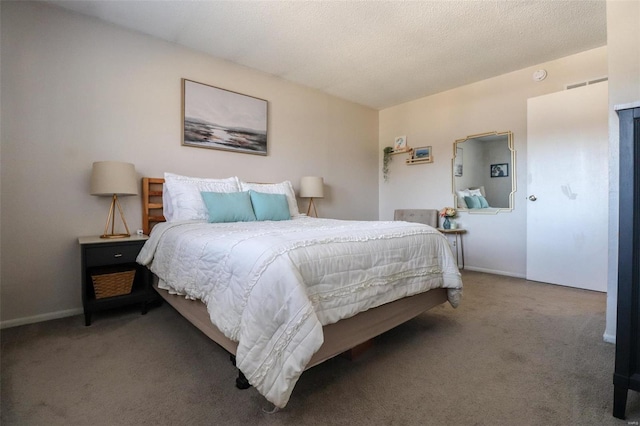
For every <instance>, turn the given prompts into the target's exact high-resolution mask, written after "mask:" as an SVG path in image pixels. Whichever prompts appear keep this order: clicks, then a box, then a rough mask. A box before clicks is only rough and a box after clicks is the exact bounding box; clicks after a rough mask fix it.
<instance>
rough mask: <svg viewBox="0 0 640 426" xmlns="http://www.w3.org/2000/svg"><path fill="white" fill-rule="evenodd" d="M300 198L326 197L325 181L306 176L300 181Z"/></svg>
mask: <svg viewBox="0 0 640 426" xmlns="http://www.w3.org/2000/svg"><path fill="white" fill-rule="evenodd" d="M300 197H303V198H322V197H324V180H323V179H322V178H321V177H317V176H305V177H303V178H302V179H301V180H300Z"/></svg>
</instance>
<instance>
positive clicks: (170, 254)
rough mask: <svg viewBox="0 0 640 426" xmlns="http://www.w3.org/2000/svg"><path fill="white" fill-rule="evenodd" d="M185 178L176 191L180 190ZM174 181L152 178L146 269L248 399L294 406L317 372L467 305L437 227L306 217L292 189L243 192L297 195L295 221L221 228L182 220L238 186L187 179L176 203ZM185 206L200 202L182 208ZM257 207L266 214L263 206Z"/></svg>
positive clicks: (146, 205) (260, 187)
mask: <svg viewBox="0 0 640 426" xmlns="http://www.w3.org/2000/svg"><path fill="white" fill-rule="evenodd" d="M176 176H177V175H171V174H165V179H169V178H171V182H172V185H175V181H174V180H175V179H176ZM177 178H182V177H180V176H178V177H177ZM165 179H163V178H143V191H142V192H143V230H144V232H145V234H148V235H150V238H149V240H148V241H147V243H146V244H145V247H144V248H143V250H142V251H141V253H140V256H139V257H138V262H139V263H141V264H143V265H146V266H147V267H148V268H149V269H150V270H151V271H152V272H153V273H154V274H155V275H156V276H157V278H158V280H157V283H156V284H154V287H155V288H156V290H157V291H158V293H159V294H160V295H161V296H162V298H163V299H165V300H166V301H167V302H168V303H169V304H170V305H171V306H173V307H174V308H175V309H176V310H177V311H178V312H179V313H180V314H182V315H183V316H184V317H185V318H186V319H187V320H188V321H190V322H191V323H193V324H194V325H195V326H196V327H197V328H198V329H200V330H201V331H202V332H203V333H204V334H206V335H207V336H208V337H209V338H211V339H212V340H213V341H215V342H216V343H217V344H219V345H220V346H221V347H223V348H224V349H225V350H227V351H228V352H229V353H230V354H231V356H232V360H233V361H234V364H235V365H236V366H237V367H238V369H239V378H238V381H237V385H238V387H246V384H250V385H253V386H254V387H255V388H256V389H257V390H258V392H260V393H261V394H262V395H263V396H264V397H265V398H266V399H267V400H268V401H270V402H271V403H273V404H274V405H275V406H276V407H280V408H281V407H284V406H285V405H286V404H287V401H288V400H289V397H290V395H291V392H292V391H293V388H294V386H295V383H296V381H297V380H298V378H299V376H300V375H301V374H302V372H303V371H304V370H305V369H308V368H311V367H313V366H315V365H317V364H319V363H321V362H323V361H325V360H327V359H329V358H332V357H334V356H336V355H338V354H341V353H343V352H345V351H348V350H350V349H353V348H356V349H357V348H358V347H362V346H364V345H367V344H368V342H370V341H371V339H372V338H373V337H375V336H377V335H380V334H381V333H384V332H385V331H388V330H390V329H391V328H393V327H395V326H397V325H399V324H402V323H403V322H406V321H408V320H410V319H412V318H414V317H415V316H417V315H419V314H421V313H422V312H424V311H426V310H428V309H431V308H433V307H434V306H437V305H440V304H442V303H445V302H447V301H449V303H451V305H453V306H454V307H455V306H457V305H458V303H459V301H460V298H461V293H462V281H461V277H460V273H459V271H458V269H457V266H456V263H455V259H454V257H453V255H452V253H451V249H450V248H449V245H448V243H447V241H446V239H445V238H444V236H443V235H442V234H440V233H439V232H437V231H436V230H435V229H433V228H431V227H429V226H426V225H420V224H415V223H408V222H358V221H335V220H330V219H316V218H309V217H306V216H304V215H299V214H298V213H297V202H296V200H295V194H293V188H292V186H291V184H290V183H288V182H286V184H285V183H282V184H246V183H243V182H241V181H239V180H237V181H236V182H237V188H238V189H239V190H240V191H239V192H242V193H245V192H248V193H251V194H252V195H255V194H254V193H255V192H259V193H260V194H264V193H273V194H280V193H282V194H283V195H285V199H286V202H287V207H290V213H291V218H290V219H289V220H263V221H261V220H252V221H238V222H236V221H223V222H217V223H209V220H207V219H205V220H203V219H202V217H199V218H195V219H194V217H193V216H189V215H187V216H181V214H180V213H179V212H178V211H182V210H183V209H182V207H184V206H185V205H187V206H190V205H191V202H192V201H195V200H196V198H199V197H200V193H199V192H198V191H201V192H204V191H202V189H203V188H204V189H205V190H211V189H213V190H214V192H215V191H218V190H220V189H221V188H222V191H223V192H225V191H227V190H228V187H227V186H224V185H227V184H229V185H231V184H230V183H229V182H230V181H229V180H227V181H225V183H224V184H223V186H220V185H219V184H218V182H215V183H214V184H212V186H207V184H206V182H205V185H204V187H203V186H202V182H203V181H208V180H203V179H199V178H187V179H185V180H184V181H181V183H180V185H181V186H180V191H183V192H184V193H180V191H176V189H175V188H176V187H175V186H174V187H173V189H172V192H170V191H168V188H169V181H168V180H167V181H165ZM190 179H191V180H190ZM236 179H237V178H236ZM211 181H221V180H211ZM193 184H195V185H196V186H197V185H201V186H200V187H199V188H198V189H197V190H194V189H193V188H191V187H189V185H193ZM185 188H187V189H185ZM283 188H284V190H283ZM194 191H195V192H194ZM262 191H264V193H263V192H262ZM187 192H188V193H189V194H187V196H186V198H185V193H187ZM229 192H232V193H234V195H233V197H235V191H233V190H230V191H229ZM176 193H178V194H179V197H176ZM169 194H172V195H171V196H169ZM216 195H218V192H216ZM180 197H182V201H184V200H185V199H188V198H189V197H192V199H190V200H188V202H187V203H186V204H185V203H183V204H182V206H181V205H180V202H179V200H176V198H180ZM203 197H204V196H203ZM243 197H244V195H243ZM292 197H293V200H292ZM168 199H170V201H167V200H168ZM223 199H224V200H227V199H231V198H223ZM278 200H280V199H278ZM217 201H220V199H217ZM218 205H220V203H218V204H216V206H215V208H218V207H217V206H218ZM208 206H209V207H210V210H209V213H210V216H209V217H213V215H214V213H212V209H213V208H214V207H212V205H208ZM253 206H254V208H255V212H256V214H257V213H258V206H259V204H257V203H255V202H254V204H253ZM205 207H206V206H205ZM199 208H200V209H201V206H199ZM165 212H170V214H171V220H165V219H166V218H165V214H164V213H165ZM177 212H178V214H176V213H177ZM191 213H193V212H191ZM198 214H202V212H200V213H198ZM185 219H186V220H185ZM414 253H415V255H414ZM335 284H340V286H339V287H334V285H335ZM390 284H391V285H390Z"/></svg>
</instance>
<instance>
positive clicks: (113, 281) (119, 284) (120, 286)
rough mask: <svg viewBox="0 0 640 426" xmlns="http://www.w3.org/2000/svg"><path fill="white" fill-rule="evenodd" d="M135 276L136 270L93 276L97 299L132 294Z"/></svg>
mask: <svg viewBox="0 0 640 426" xmlns="http://www.w3.org/2000/svg"><path fill="white" fill-rule="evenodd" d="M135 275H136V270H135V269H131V270H127V271H121V272H113V273H109V274H96V275H92V276H91V279H92V280H93V290H94V292H95V294H96V299H103V298H105V297H113V296H121V295H123V294H129V293H131V287H132V286H133V278H134V277H135Z"/></svg>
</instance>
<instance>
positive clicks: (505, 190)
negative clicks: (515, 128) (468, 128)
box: [451, 131, 516, 213]
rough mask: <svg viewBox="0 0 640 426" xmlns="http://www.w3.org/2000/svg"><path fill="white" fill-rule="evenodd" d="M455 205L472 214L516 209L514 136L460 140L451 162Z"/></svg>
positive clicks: (498, 134)
mask: <svg viewBox="0 0 640 426" xmlns="http://www.w3.org/2000/svg"><path fill="white" fill-rule="evenodd" d="M451 169H452V170H451V176H452V179H453V182H452V188H453V202H454V206H456V207H457V209H458V210H462V211H468V212H469V213H498V212H500V211H511V210H513V196H514V193H515V192H516V151H515V150H514V149H513V133H511V132H510V131H506V132H489V133H482V134H478V135H471V136H467V137H466V138H464V139H458V140H457V141H455V143H454V144H453V160H452V161H451Z"/></svg>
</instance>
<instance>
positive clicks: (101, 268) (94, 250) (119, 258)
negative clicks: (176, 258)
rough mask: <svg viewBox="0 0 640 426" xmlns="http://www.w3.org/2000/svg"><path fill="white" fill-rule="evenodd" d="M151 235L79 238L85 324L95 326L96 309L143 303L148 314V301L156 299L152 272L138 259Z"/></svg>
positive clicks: (142, 307) (143, 312) (143, 311)
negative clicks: (152, 284)
mask: <svg viewBox="0 0 640 426" xmlns="http://www.w3.org/2000/svg"><path fill="white" fill-rule="evenodd" d="M148 238H149V237H147V236H145V235H141V236H138V235H132V236H131V237H128V238H118V239H115V238H114V239H109V238H100V237H80V238H78V242H79V243H80V249H81V256H82V262H81V268H82V270H81V273H82V306H83V308H84V322H85V325H87V326H88V325H91V314H92V313H93V312H95V311H101V310H103V309H111V308H117V307H120V306H125V305H131V304H136V303H140V305H141V310H142V315H144V314H146V313H147V303H148V302H150V301H151V300H152V299H153V293H152V288H151V272H150V271H149V270H148V269H147V268H146V267H144V266H142V265H139V264H137V263H136V258H137V257H138V253H140V250H141V249H142V246H143V245H144V243H145V241H147V239H148Z"/></svg>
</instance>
